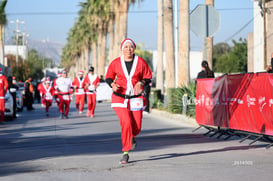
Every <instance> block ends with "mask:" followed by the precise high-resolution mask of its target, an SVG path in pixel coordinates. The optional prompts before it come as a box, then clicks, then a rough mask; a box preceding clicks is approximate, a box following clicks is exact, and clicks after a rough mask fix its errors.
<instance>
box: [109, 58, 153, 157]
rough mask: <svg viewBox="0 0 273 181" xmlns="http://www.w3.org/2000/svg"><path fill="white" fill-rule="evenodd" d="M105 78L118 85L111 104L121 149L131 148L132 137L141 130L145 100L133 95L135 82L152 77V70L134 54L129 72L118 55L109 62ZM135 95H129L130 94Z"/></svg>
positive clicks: (125, 150) (124, 150)
mask: <svg viewBox="0 0 273 181" xmlns="http://www.w3.org/2000/svg"><path fill="white" fill-rule="evenodd" d="M105 78H106V79H108V78H110V79H112V80H113V81H114V80H115V79H116V81H115V83H116V84H117V85H119V86H120V87H119V89H118V91H117V92H116V93H117V94H119V95H123V96H125V95H126V97H122V96H118V95H116V94H115V93H113V94H112V104H111V106H112V107H113V109H114V111H115V112H116V114H117V116H118V118H119V120H120V126H121V139H122V151H123V152H127V151H129V150H131V147H132V138H133V137H135V136H137V135H138V134H139V133H140V130H141V124H142V112H143V107H144V106H145V104H146V100H145V98H144V97H143V96H142V95H139V96H137V95H135V93H134V87H135V84H136V83H137V82H139V81H141V80H143V79H152V72H151V70H150V68H149V66H148V64H147V63H146V61H145V60H144V59H142V58H141V57H138V56H137V55H135V56H134V60H133V64H132V68H131V71H130V74H129V75H128V71H127V68H126V65H125V60H124V56H121V57H118V58H116V59H115V60H113V61H112V62H111V64H110V65H109V67H108V70H107V73H106V77H105ZM134 95H135V96H136V97H130V96H134Z"/></svg>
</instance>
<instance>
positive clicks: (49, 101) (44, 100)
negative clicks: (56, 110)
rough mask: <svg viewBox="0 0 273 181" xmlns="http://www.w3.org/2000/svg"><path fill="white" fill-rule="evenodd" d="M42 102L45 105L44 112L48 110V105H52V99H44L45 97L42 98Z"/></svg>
mask: <svg viewBox="0 0 273 181" xmlns="http://www.w3.org/2000/svg"><path fill="white" fill-rule="evenodd" d="M42 104H43V105H44V106H45V110H46V112H48V110H49V107H50V106H51V105H52V100H46V99H45V98H42Z"/></svg>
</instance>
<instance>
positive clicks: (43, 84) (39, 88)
mask: <svg viewBox="0 0 273 181" xmlns="http://www.w3.org/2000/svg"><path fill="white" fill-rule="evenodd" d="M45 81H46V79H45V78H42V80H41V83H40V84H39V85H38V86H37V90H38V91H39V93H40V97H41V105H42V107H44V104H43V96H42V94H41V90H42V89H43V88H44V86H45Z"/></svg>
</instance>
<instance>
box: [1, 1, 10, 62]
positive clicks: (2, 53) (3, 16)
mask: <svg viewBox="0 0 273 181" xmlns="http://www.w3.org/2000/svg"><path fill="white" fill-rule="evenodd" d="M7 2H8V1H7V0H3V1H2V2H1V4H0V64H1V65H3V64H4V29H5V25H6V23H7V17H6V13H5V7H6V5H7Z"/></svg>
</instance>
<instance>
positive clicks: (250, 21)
mask: <svg viewBox="0 0 273 181" xmlns="http://www.w3.org/2000/svg"><path fill="white" fill-rule="evenodd" d="M258 15H259V14H257V15H256V16H255V17H253V18H251V19H250V20H249V21H248V22H246V24H244V25H243V26H242V27H241V28H240V29H239V30H238V31H236V32H235V33H233V34H232V35H231V36H230V37H229V38H227V39H226V40H225V42H228V41H230V40H231V39H233V37H235V36H236V35H238V34H239V33H240V32H241V31H243V30H244V29H245V28H246V27H247V26H248V25H249V24H250V23H252V22H253V20H254V19H255V18H256V17H257V16H258Z"/></svg>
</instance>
